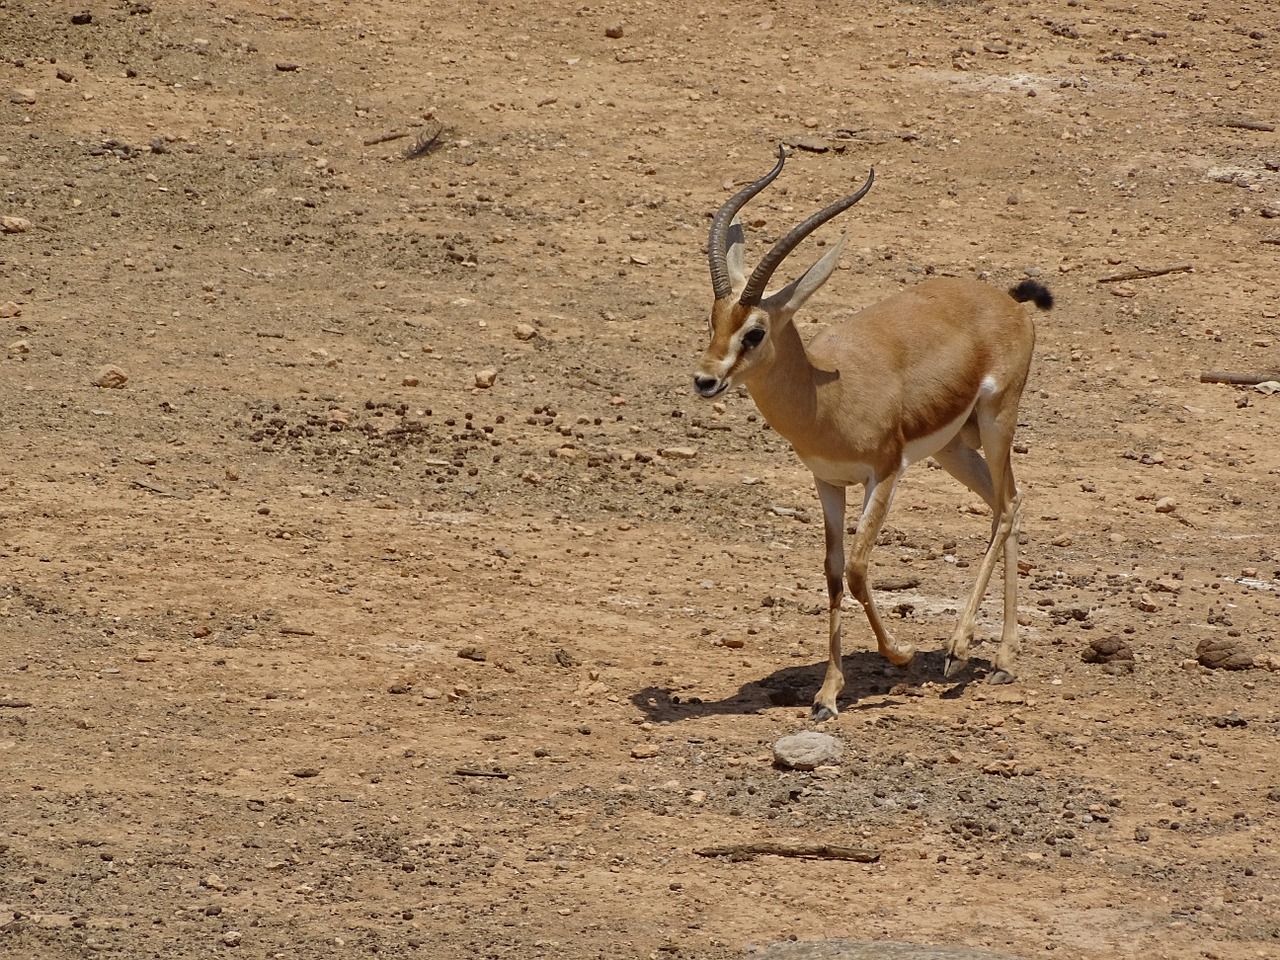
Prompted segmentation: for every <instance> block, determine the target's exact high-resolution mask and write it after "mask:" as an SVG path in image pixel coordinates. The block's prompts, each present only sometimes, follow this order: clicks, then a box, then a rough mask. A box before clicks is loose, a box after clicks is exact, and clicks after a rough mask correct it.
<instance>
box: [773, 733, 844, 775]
mask: <svg viewBox="0 0 1280 960" xmlns="http://www.w3.org/2000/svg"><path fill="white" fill-rule="evenodd" d="M843 755H844V744H843V743H841V742H840V741H839V740H837V739H836V738H835V737H833V736H831V735H830V734H828V733H818V732H817V731H815V730H806V731H804V732H803V733H793V734H791V735H790V736H786V737H782V738H781V739H780V740H778V742H777V743H775V744H774V745H773V759H774V760H776V761H778V763H780V764H782V766H784V767H791V768H792V769H793V770H812V769H813V768H814V767H821V766H824V765H827V764H836V763H839V762H840V758H841V757H842V756H843Z"/></svg>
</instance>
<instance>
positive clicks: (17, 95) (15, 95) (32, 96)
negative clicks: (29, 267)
mask: <svg viewBox="0 0 1280 960" xmlns="http://www.w3.org/2000/svg"><path fill="white" fill-rule="evenodd" d="M9 102H10V103H19V104H26V105H30V104H33V103H35V102H36V92H35V91H34V90H27V89H23V90H14V91H13V92H12V93H11V94H9ZM5 219H6V220H8V219H9V218H8V217H5ZM8 232H9V231H8V230H6V231H5V233H8Z"/></svg>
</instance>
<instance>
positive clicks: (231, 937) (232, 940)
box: [222, 930, 244, 947]
mask: <svg viewBox="0 0 1280 960" xmlns="http://www.w3.org/2000/svg"><path fill="white" fill-rule="evenodd" d="M243 939H244V937H243V935H241V933H240V931H239V930H228V931H227V932H226V933H224V934H223V935H222V945H223V946H224V947H238V946H240V942H241V941H242V940H243Z"/></svg>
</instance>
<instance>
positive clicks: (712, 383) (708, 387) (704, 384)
mask: <svg viewBox="0 0 1280 960" xmlns="http://www.w3.org/2000/svg"><path fill="white" fill-rule="evenodd" d="M719 385H720V381H719V380H717V379H716V378H715V377H706V376H703V375H702V374H700V373H695V374H694V375H693V389H695V390H697V391H698V392H699V393H700V394H702V395H703V396H704V397H709V396H711V395H712V394H713V393H715V392H716V387H718V386H719Z"/></svg>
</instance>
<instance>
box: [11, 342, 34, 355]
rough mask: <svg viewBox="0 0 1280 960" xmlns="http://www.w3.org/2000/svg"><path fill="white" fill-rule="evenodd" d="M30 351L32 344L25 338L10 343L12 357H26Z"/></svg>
mask: <svg viewBox="0 0 1280 960" xmlns="http://www.w3.org/2000/svg"><path fill="white" fill-rule="evenodd" d="M30 352H31V344H29V343H27V341H25V340H15V341H13V343H11V344H9V356H11V357H25V356H26V355H27V354H28V353H30Z"/></svg>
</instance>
